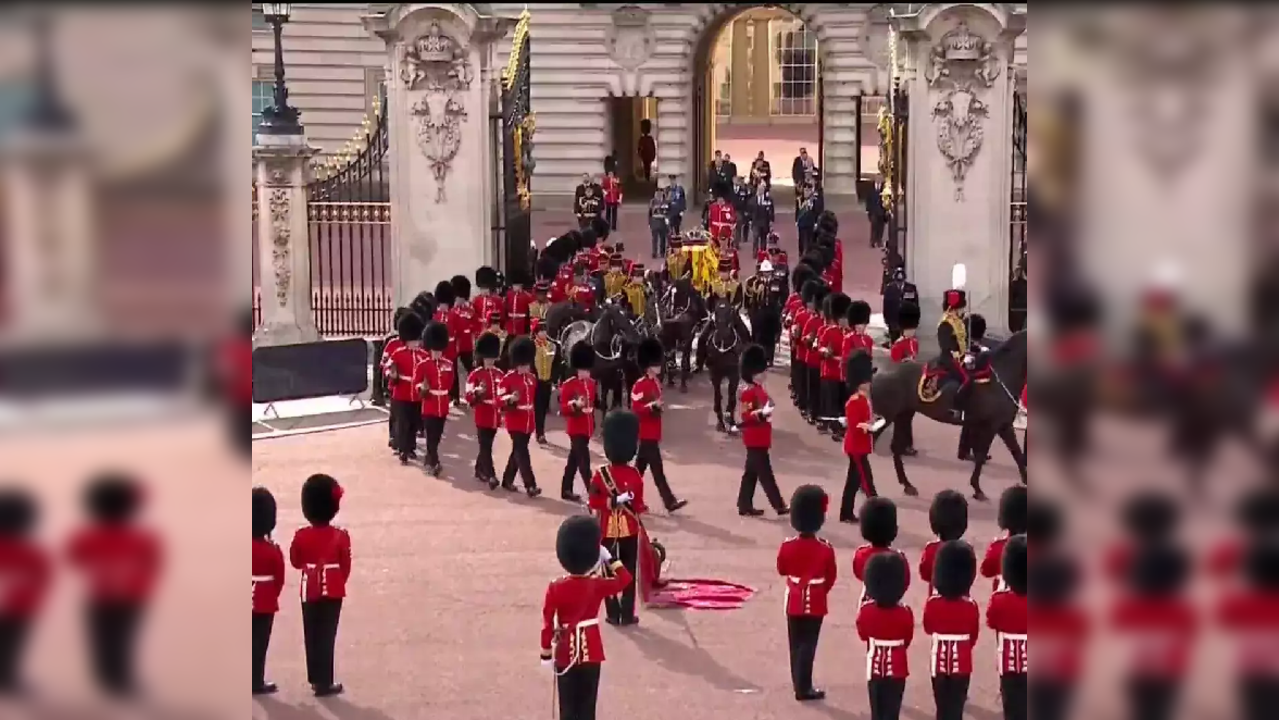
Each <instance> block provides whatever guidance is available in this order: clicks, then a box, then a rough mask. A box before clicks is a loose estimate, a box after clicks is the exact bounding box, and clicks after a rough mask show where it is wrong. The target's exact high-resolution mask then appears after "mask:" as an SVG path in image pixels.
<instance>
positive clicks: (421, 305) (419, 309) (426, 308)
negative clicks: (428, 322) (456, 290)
mask: <svg viewBox="0 0 1279 720" xmlns="http://www.w3.org/2000/svg"><path fill="white" fill-rule="evenodd" d="M409 309H410V310H412V311H413V312H415V313H417V314H418V317H424V318H429V317H435V295H433V294H432V293H429V292H427V291H425V290H423V291H422V292H420V293H418V294H417V296H416V297H414V298H413V302H411V303H409Z"/></svg>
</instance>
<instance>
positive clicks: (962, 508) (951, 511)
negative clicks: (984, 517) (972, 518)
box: [928, 490, 968, 541]
mask: <svg viewBox="0 0 1279 720" xmlns="http://www.w3.org/2000/svg"><path fill="white" fill-rule="evenodd" d="M928 527H929V528H931V529H932V531H933V534H934V535H936V536H937V539H939V540H942V541H949V540H958V539H960V538H961V537H963V536H964V533H966V532H968V498H966V497H964V494H963V493H961V492H957V491H955V490H942V491H941V492H939V493H937V494H936V495H934V496H933V504H932V505H931V506H929V508H928Z"/></svg>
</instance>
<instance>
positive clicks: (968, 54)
mask: <svg viewBox="0 0 1279 720" xmlns="http://www.w3.org/2000/svg"><path fill="white" fill-rule="evenodd" d="M999 74H1000V66H999V59H998V57H997V56H996V55H995V50H994V45H993V44H992V43H990V42H989V41H987V40H986V39H985V38H983V37H981V36H980V35H978V34H976V33H974V32H973V31H972V30H970V29H969V28H968V24H967V23H964V22H960V23H959V24H958V25H956V26H955V28H954V29H953V30H951V31H950V32H948V33H946V34H945V35H943V36H942V38H941V41H940V42H938V43H937V44H936V45H934V46H933V47H932V49H931V50H930V51H929V54H928V66H927V67H926V68H925V70H924V79H925V80H927V81H928V86H929V87H930V88H933V89H934V90H935V91H937V92H939V93H940V97H939V98H938V99H937V101H936V102H934V103H933V120H934V121H935V122H936V123H937V149H938V150H940V151H941V154H942V157H944V158H945V159H946V165H947V167H949V168H950V173H951V179H953V180H954V182H955V199H956V200H963V199H964V179H965V178H966V177H967V176H968V169H969V168H971V167H972V165H973V161H975V160H976V159H977V155H978V153H979V152H980V151H981V146H982V141H983V139H984V138H985V127H984V123H985V120H986V118H987V117H989V116H990V107H989V106H988V105H987V104H986V102H985V101H984V100H982V98H981V95H982V94H984V92H985V91H986V90H988V89H990V88H991V87H992V86H994V84H995V80H996V79H998V78H999Z"/></svg>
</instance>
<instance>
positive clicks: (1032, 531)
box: [1026, 497, 1065, 547]
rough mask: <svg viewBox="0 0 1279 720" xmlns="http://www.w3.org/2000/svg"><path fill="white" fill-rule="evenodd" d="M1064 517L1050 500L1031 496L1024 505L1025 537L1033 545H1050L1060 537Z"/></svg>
mask: <svg viewBox="0 0 1279 720" xmlns="http://www.w3.org/2000/svg"><path fill="white" fill-rule="evenodd" d="M1064 525H1065V518H1064V517H1063V516H1062V512H1061V507H1059V506H1058V505H1057V503H1055V502H1053V501H1052V500H1048V499H1045V498H1041V497H1032V498H1031V499H1030V502H1029V504H1028V505H1027V507H1026V537H1027V538H1029V539H1031V540H1034V541H1035V547H1051V546H1053V545H1056V544H1057V541H1058V539H1060V538H1061V534H1062V531H1063V526H1064Z"/></svg>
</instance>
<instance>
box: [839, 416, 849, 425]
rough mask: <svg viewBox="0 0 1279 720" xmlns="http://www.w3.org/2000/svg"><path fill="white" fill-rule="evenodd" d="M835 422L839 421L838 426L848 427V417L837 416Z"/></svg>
mask: <svg viewBox="0 0 1279 720" xmlns="http://www.w3.org/2000/svg"><path fill="white" fill-rule="evenodd" d="M837 422H838V423H839V426H840V427H848V418H846V417H842V418H838V419H837Z"/></svg>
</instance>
